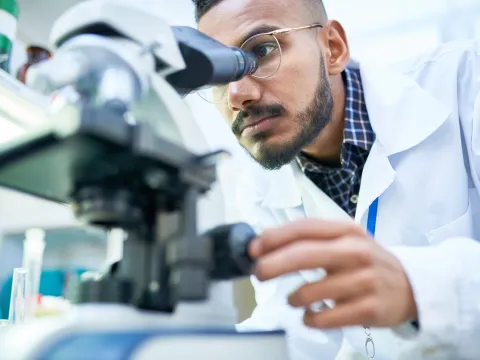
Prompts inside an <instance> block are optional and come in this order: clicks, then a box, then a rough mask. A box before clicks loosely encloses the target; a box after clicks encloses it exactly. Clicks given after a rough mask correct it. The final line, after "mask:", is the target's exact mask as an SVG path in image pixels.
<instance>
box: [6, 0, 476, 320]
mask: <svg viewBox="0 0 480 360" xmlns="http://www.w3.org/2000/svg"><path fill="white" fill-rule="evenodd" d="M18 2H19V6H20V16H19V26H18V29H17V37H16V42H15V44H14V55H13V62H12V72H15V71H16V70H17V69H18V68H20V67H21V66H22V64H24V63H25V61H26V47H27V46H29V45H40V46H43V47H46V48H49V43H48V34H49V31H50V28H51V25H52V23H53V22H54V20H55V19H56V18H57V17H58V16H59V15H60V14H61V13H62V12H63V11H65V10H66V9H67V8H69V7H70V6H72V5H73V4H75V3H76V2H78V0H41V1H39V0H18ZM324 2H325V5H326V8H327V12H328V13H329V16H330V18H332V19H336V20H339V21H340V22H341V23H342V24H343V25H344V27H345V29H346V31H347V35H348V37H349V41H350V46H351V49H352V55H353V57H355V58H358V59H360V60H362V59H366V60H374V61H381V62H384V63H393V62H396V61H399V60H402V59H405V58H408V57H410V56H413V55H416V54H419V53H422V52H425V51H428V50H430V49H432V48H435V47H436V46H438V45H440V44H442V43H445V42H449V41H453V40H463V39H471V38H474V37H480V17H479V16H478V14H479V13H480V0H388V1H385V0H363V1H358V0H325V1H324ZM138 3H139V4H142V5H144V4H148V5H150V6H151V8H152V10H153V11H155V12H157V13H158V14H159V16H162V17H163V18H165V19H166V20H168V21H169V22H170V23H171V24H172V25H180V24H182V25H190V26H195V23H194V20H193V6H192V4H191V1H190V0H175V1H172V0H140V1H138ZM187 102H188V105H189V106H190V108H191V110H192V111H193V113H194V115H195V117H196V118H197V120H198V122H199V124H200V125H201V128H202V130H203V132H204V135H205V137H206V138H207V140H208V142H209V143H210V145H211V146H212V147H215V148H224V149H227V150H229V151H230V152H231V153H232V154H233V158H232V160H231V161H230V162H228V163H227V164H225V165H224V166H223V167H222V168H221V171H220V183H221V187H222V189H223V192H224V194H226V195H227V196H226V204H225V209H226V210H225V213H226V217H227V219H229V220H230V221H234V220H235V212H234V207H233V205H234V203H233V198H232V196H230V194H232V184H233V179H235V177H236V176H237V175H238V172H239V171H240V170H239V169H240V167H241V164H242V162H243V161H246V156H245V155H244V153H243V150H241V149H239V147H238V146H237V145H236V143H235V139H234V138H233V135H232V134H231V132H230V129H229V128H228V127H227V126H226V125H225V124H224V122H223V121H222V119H221V118H220V116H219V115H218V114H217V112H216V110H215V108H214V107H213V106H212V105H210V104H208V103H206V102H204V101H203V100H202V99H200V98H199V97H198V96H192V97H191V98H188V99H187ZM0 105H1V104H0ZM0 109H1V106H0ZM29 125H31V124H29V123H28V121H27V122H25V123H18V122H14V121H12V120H11V119H9V118H7V117H6V116H4V114H2V111H1V110H0V143H2V142H6V141H8V140H10V139H12V138H15V137H16V136H18V135H20V134H22V133H23V132H24V131H25V129H27V128H28V127H29ZM31 227H42V228H44V229H46V230H47V235H46V241H47V249H48V251H47V253H46V259H45V261H46V266H49V267H52V268H55V267H60V266H64V265H65V264H66V263H67V264H70V265H72V266H73V267H76V268H83V267H86V268H88V267H92V266H93V267H94V266H95V264H99V263H101V260H102V257H103V255H104V253H103V251H104V238H105V234H104V233H102V232H101V231H96V230H93V229H88V230H85V229H80V228H79V227H78V224H77V223H76V221H75V219H74V218H73V216H72V214H71V212H70V209H69V208H68V207H65V206H61V205H57V204H51V203H47V202H45V201H41V200H38V199H34V198H31V197H29V196H25V195H21V194H18V193H14V192H12V191H9V190H6V189H2V188H0V233H1V234H0V235H2V234H3V236H1V238H2V239H3V242H1V241H0V244H1V247H0V296H1V283H2V278H3V277H5V276H6V275H8V274H9V273H10V272H11V269H12V268H13V267H14V266H19V265H20V261H21V247H22V241H21V240H22V239H23V232H24V231H25V230H26V229H28V228H31ZM67 240H68V241H67ZM245 286H246V287H245V288H241V289H240V290H239V291H240V292H242V293H247V292H248V291H249V290H248V289H247V288H248V284H246V285H245ZM250 298H251V296H250ZM246 301H247V300H246ZM248 301H250V300H248ZM248 301H247V302H248ZM250 305H251V303H248V304H242V305H241V308H242V310H241V315H240V317H245V316H246V314H247V313H248V311H249V310H248V309H249V308H250Z"/></svg>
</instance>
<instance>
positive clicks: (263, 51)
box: [252, 44, 278, 59]
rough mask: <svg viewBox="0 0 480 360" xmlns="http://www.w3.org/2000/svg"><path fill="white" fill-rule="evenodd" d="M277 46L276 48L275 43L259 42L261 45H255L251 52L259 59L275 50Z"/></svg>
mask: <svg viewBox="0 0 480 360" xmlns="http://www.w3.org/2000/svg"><path fill="white" fill-rule="evenodd" d="M277 48H278V46H277V44H261V45H257V46H255V48H253V51H252V52H253V53H254V54H255V55H257V57H258V58H259V59H261V58H263V57H265V56H268V55H270V53H272V52H273V51H275V50H277Z"/></svg>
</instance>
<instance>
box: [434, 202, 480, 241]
mask: <svg viewBox="0 0 480 360" xmlns="http://www.w3.org/2000/svg"><path fill="white" fill-rule="evenodd" d="M472 217H473V211H472V206H471V201H469V202H468V207H467V211H465V213H463V214H462V215H461V216H460V217H458V218H456V219H455V220H453V221H451V222H449V223H447V224H445V225H443V226H441V227H439V228H436V229H434V230H431V231H429V232H427V233H426V237H427V240H428V242H429V243H430V244H431V245H438V244H440V243H442V242H443V241H445V240H447V239H449V238H452V237H469V238H471V237H473V233H474V226H473V219H472Z"/></svg>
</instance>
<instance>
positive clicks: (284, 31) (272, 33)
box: [200, 24, 323, 103]
mask: <svg viewBox="0 0 480 360" xmlns="http://www.w3.org/2000/svg"><path fill="white" fill-rule="evenodd" d="M317 27H319V28H323V25H322V24H310V25H304V26H298V27H293V28H282V29H277V30H272V31H269V32H266V33H260V34H256V35H253V36H250V37H249V38H248V39H246V40H245V41H244V42H243V43H242V45H241V46H240V49H242V48H243V46H244V45H245V44H246V43H248V42H249V41H251V40H252V39H254V38H256V37H259V36H265V35H268V36H273V37H274V38H275V40H276V41H277V43H278V45H279V50H280V59H282V57H283V52H282V47H281V46H280V43H279V41H278V39H277V38H276V35H287V34H288V33H291V32H294V31H301V30H309V29H314V28H317ZM281 64H282V63H281V60H280V64H279V66H278V68H277V69H276V70H275V71H274V72H273V73H272V74H270V75H268V76H265V77H260V76H255V73H253V74H251V75H249V76H252V77H254V78H256V79H268V78H270V77H272V76H273V75H275V74H276V73H277V71H278V69H280V66H281ZM226 85H228V84H226ZM200 97H201V98H202V99H203V97H202V96H200ZM225 100H228V96H227V97H226V98H225V99H223V100H222V101H221V102H224V101H225ZM221 102H220V103H221Z"/></svg>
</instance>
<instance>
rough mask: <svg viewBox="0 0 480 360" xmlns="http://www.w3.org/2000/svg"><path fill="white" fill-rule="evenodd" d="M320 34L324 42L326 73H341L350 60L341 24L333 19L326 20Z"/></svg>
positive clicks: (345, 36)
mask: <svg viewBox="0 0 480 360" xmlns="http://www.w3.org/2000/svg"><path fill="white" fill-rule="evenodd" d="M320 33H321V34H322V33H323V34H322V40H323V42H324V44H325V64H326V66H327V71H328V74H329V75H331V76H333V75H338V74H341V73H342V72H343V71H344V70H345V68H346V67H347V65H348V63H349V61H350V48H349V46H348V40H347V35H346V34H345V30H344V28H343V26H342V25H341V24H340V23H339V22H338V21H335V20H331V21H328V22H327V23H326V24H325V26H324V29H323V31H320Z"/></svg>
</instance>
